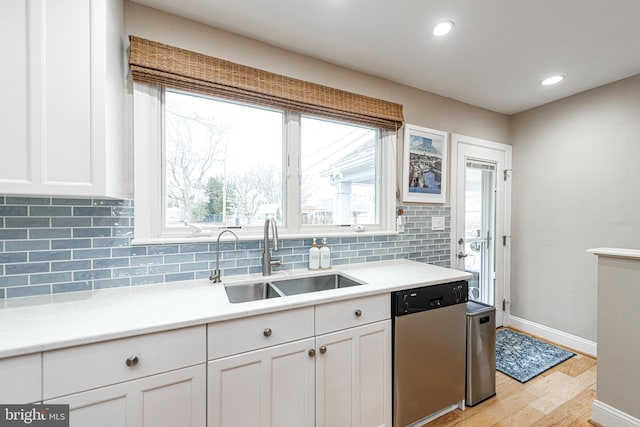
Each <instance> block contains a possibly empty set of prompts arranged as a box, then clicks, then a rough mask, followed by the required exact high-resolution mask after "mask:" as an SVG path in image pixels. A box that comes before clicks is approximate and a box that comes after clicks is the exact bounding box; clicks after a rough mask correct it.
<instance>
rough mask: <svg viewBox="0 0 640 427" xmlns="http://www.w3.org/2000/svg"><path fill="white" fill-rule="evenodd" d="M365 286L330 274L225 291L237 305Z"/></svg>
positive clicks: (234, 287) (261, 283)
mask: <svg viewBox="0 0 640 427" xmlns="http://www.w3.org/2000/svg"><path fill="white" fill-rule="evenodd" d="M363 284H364V283H362V282H358V281H355V280H353V279H350V278H349V277H346V276H343V275H342V274H338V273H330V274H323V275H321V276H313V277H302V278H297V279H283V280H277V281H276V280H274V281H271V282H257V283H247V284H242V285H225V287H224V289H225V291H226V292H227V297H228V298H229V302H231V303H234V304H236V303H241V302H249V301H258V300H263V299H268V298H278V297H284V296H288V295H298V294H306V293H309V292H318V291H326V290H329V289H339V288H348V287H351V286H359V285H363Z"/></svg>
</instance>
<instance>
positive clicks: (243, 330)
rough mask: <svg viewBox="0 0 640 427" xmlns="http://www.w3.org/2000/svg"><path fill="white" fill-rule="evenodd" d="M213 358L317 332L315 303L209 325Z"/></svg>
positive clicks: (292, 339) (210, 353)
mask: <svg viewBox="0 0 640 427" xmlns="http://www.w3.org/2000/svg"><path fill="white" fill-rule="evenodd" d="M208 335H209V341H208V354H209V360H212V359H217V358H219V357H223V356H229V355H232V354H238V353H242V352H245V351H251V350H257V349H259V348H264V347H269V346H272V345H276V344H282V343H285V342H289V341H294V340H298V339H301V338H308V337H311V336H313V307H304V308H298V309H295V310H287V311H281V312H277V313H269V314H263V315H258V316H251V317H244V318H242V319H234V320H229V321H227V322H220V323H210V324H209V327H208Z"/></svg>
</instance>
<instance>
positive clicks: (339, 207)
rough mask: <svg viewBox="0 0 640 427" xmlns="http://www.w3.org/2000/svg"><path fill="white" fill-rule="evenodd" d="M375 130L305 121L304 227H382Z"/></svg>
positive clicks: (316, 120) (302, 210) (302, 179)
mask: <svg viewBox="0 0 640 427" xmlns="http://www.w3.org/2000/svg"><path fill="white" fill-rule="evenodd" d="M379 151H380V143H379V135H378V131H377V130H376V129H372V128H367V127H362V126H356V125H351V124H345V123H338V122H332V121H327V120H320V119H315V118H311V117H305V116H303V117H302V118H301V181H300V185H301V197H300V199H301V215H302V217H301V223H302V224H303V225H318V224H334V225H345V224H378V223H379V214H378V211H379V208H378V200H379V179H378V176H379V163H380V162H379Z"/></svg>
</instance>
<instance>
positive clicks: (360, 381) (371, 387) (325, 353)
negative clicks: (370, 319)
mask: <svg viewBox="0 0 640 427" xmlns="http://www.w3.org/2000/svg"><path fill="white" fill-rule="evenodd" d="M316 348H317V349H318V356H317V358H316V426H318V427H322V426H326V427H339V426H348V427H351V426H353V427H372V426H389V427H391V321H390V320H385V321H382V322H377V323H372V324H370V325H365V326H360V327H357V328H352V329H347V330H344V331H340V332H335V333H331V334H326V335H320V336H318V337H317V338H316Z"/></svg>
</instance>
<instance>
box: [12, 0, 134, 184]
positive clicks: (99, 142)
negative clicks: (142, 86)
mask: <svg viewBox="0 0 640 427" xmlns="http://www.w3.org/2000/svg"><path fill="white" fill-rule="evenodd" d="M123 21H124V15H123V3H122V2H121V1H119V0H90V1H88V0H56V1H46V0H31V1H23V0H4V1H2V2H0V24H1V25H0V54H2V56H3V57H4V58H6V59H7V60H6V61H4V63H3V66H2V67H0V77H1V78H2V81H3V82H4V90H5V97H4V102H2V103H0V129H2V131H3V136H2V143H1V149H0V150H1V153H0V193H5V194H34V195H38V194H40V195H62V196H91V197H122V196H123V185H124V184H123V169H122V162H123V145H124V144H123V135H124V132H123V103H124V93H125V89H124V85H125V83H124V60H125V58H124V48H123V46H124V42H123Z"/></svg>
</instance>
